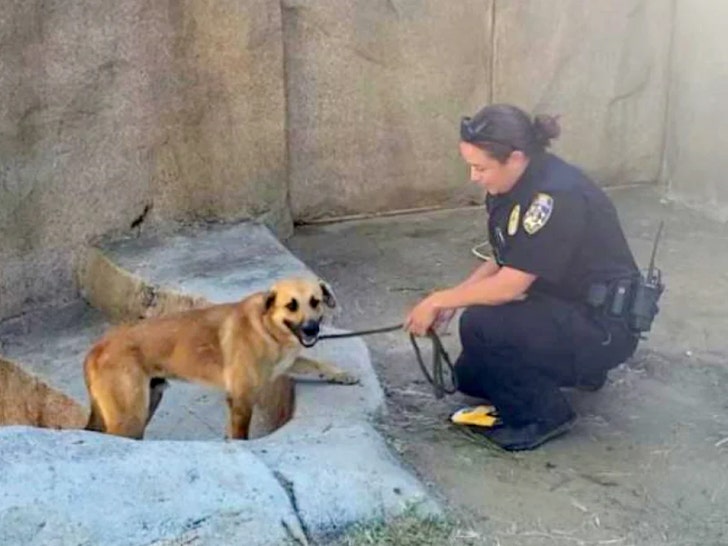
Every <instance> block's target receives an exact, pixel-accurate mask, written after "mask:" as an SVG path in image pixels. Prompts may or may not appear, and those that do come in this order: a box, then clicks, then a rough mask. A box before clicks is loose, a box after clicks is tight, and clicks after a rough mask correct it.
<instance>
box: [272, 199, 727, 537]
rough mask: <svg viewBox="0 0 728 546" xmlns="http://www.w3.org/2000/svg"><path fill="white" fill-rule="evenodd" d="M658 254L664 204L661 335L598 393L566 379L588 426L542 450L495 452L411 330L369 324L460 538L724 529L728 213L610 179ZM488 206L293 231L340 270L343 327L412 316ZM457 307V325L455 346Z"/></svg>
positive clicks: (315, 265) (475, 236)
mask: <svg viewBox="0 0 728 546" xmlns="http://www.w3.org/2000/svg"><path fill="white" fill-rule="evenodd" d="M611 196H612V198H613V199H614V201H615V203H616V204H617V207H618V209H619V212H620V217H621V218H622V221H623V223H624V226H625V232H626V234H627V236H628V239H629V241H630V244H631V246H632V248H633V250H634V252H635V255H636V257H637V259H638V260H639V262H640V264H641V265H643V266H646V265H647V261H648V259H649V253H650V250H651V245H652V239H653V237H654V235H655V233H656V231H657V225H658V223H659V220H660V219H664V220H665V223H666V224H665V229H664V232H663V240H662V243H661V246H660V249H659V252H658V264H659V265H660V266H661V268H662V269H663V273H664V278H665V280H666V283H667V291H666V292H665V294H664V296H663V298H662V301H661V308H662V311H661V313H660V315H659V316H658V319H657V322H656V324H655V327H654V330H653V332H652V333H651V335H650V336H649V339H648V340H647V341H645V342H643V343H642V344H641V346H640V348H639V349H638V352H637V354H636V355H635V357H634V358H633V359H632V360H631V361H630V362H628V363H627V364H625V365H624V366H621V367H620V368H618V369H616V370H613V371H612V372H611V373H610V380H609V383H608V384H607V385H606V386H605V387H604V388H603V389H602V390H601V391H599V392H597V393H581V392H578V393H577V392H573V393H570V394H569V396H570V397H571V399H572V401H573V403H574V406H575V408H576V409H577V411H578V412H579V414H580V419H579V422H578V424H577V426H576V428H575V429H574V430H573V431H572V432H571V433H570V434H569V435H567V436H564V437H562V438H560V439H558V440H555V441H553V442H551V443H549V444H547V445H545V446H543V447H542V448H541V449H539V450H537V451H534V452H528V453H520V454H503V453H497V452H494V451H493V450H491V449H488V448H486V447H484V446H481V445H479V444H475V443H473V442H472V441H471V440H469V439H468V438H467V437H465V436H464V435H463V434H461V433H460V432H459V431H457V430H456V429H455V428H454V427H453V426H450V425H449V424H448V422H447V417H448V415H449V412H450V411H452V410H453V409H455V408H457V407H458V406H460V405H462V404H463V403H465V402H466V400H465V399H464V398H462V397H460V396H459V395H454V396H451V397H447V398H445V399H444V400H441V401H438V400H435V399H434V397H433V396H432V394H431V390H430V386H429V384H427V383H426V382H425V381H424V379H423V377H422V376H421V374H420V371H419V369H418V368H417V365H416V363H415V360H414V357H413V354H412V352H411V347H410V345H409V340H408V338H407V337H406V336H405V335H403V334H402V333H399V332H395V333H391V334H382V335H378V336H372V337H369V338H367V339H366V342H367V345H368V346H369V347H370V350H371V351H372V356H373V361H374V363H375V366H376V369H377V372H378V373H379V375H380V378H381V380H382V383H383V384H384V386H385V389H386V395H387V400H388V408H389V413H388V415H387V417H386V418H385V419H384V420H383V422H382V423H381V427H382V429H383V430H384V431H385V432H386V434H387V435H388V437H389V439H390V441H391V443H392V445H393V446H394V447H395V449H397V450H398V451H399V452H401V453H402V454H403V455H404V457H405V459H406V460H408V461H409V462H410V463H411V464H412V466H413V467H414V469H415V470H416V471H417V472H418V473H419V474H420V475H421V476H422V477H423V478H424V479H425V480H426V481H427V482H428V483H431V484H432V485H433V486H434V488H435V489H436V490H437V491H439V492H441V493H442V494H443V496H444V497H445V499H446V500H447V501H448V502H449V504H450V506H451V507H452V508H453V514H454V515H455V517H456V518H457V519H458V520H459V522H460V523H459V526H460V530H461V537H462V542H460V543H472V544H492V545H503V546H506V545H551V544H619V545H628V544H639V545H652V544H655V545H665V544H675V545H692V544H695V545H698V544H700V545H703V546H705V545H717V544H726V543H728V516H726V514H728V361H727V360H726V355H728V335H726V333H728V314H727V313H726V312H725V300H726V297H727V296H728V254H726V253H725V250H726V249H728V226H726V225H725V224H719V223H716V222H713V221H710V220H707V219H705V218H703V217H702V216H701V215H700V214H698V213H695V212H693V211H689V210H687V209H685V208H683V207H680V206H678V205H675V204H672V203H668V202H666V201H665V200H664V199H661V196H660V194H659V193H658V192H657V191H656V190H655V189H652V188H646V189H645V188H640V189H623V190H615V191H613V192H612V193H611ZM484 237H485V215H484V212H483V211H482V210H479V209H468V210H459V211H443V212H434V213H426V214H417V215H407V216H399V217H391V218H380V219H374V220H364V221H352V222H344V223H337V224H328V225H318V226H308V227H300V228H299V229H298V230H297V232H296V233H295V235H294V236H293V237H292V238H291V239H290V240H289V241H287V243H286V244H287V246H288V247H289V248H290V249H291V250H292V251H293V252H294V253H295V254H296V255H297V256H298V257H300V258H301V259H302V260H303V261H304V262H305V263H306V264H308V265H309V266H310V267H311V268H312V269H313V270H314V271H316V272H317V273H319V274H321V275H322V276H323V277H324V278H326V279H327V280H328V281H330V282H331V283H332V285H333V287H334V289H335V291H336V292H337V296H338V298H339V300H340V302H341V304H342V306H341V310H340V312H339V314H338V315H337V316H336V317H335V319H334V324H335V325H336V326H338V327H343V328H349V329H356V328H367V327H374V326H384V325H389V324H393V323H397V322H400V321H401V320H402V319H403V317H404V315H405V313H406V311H407V309H408V308H409V307H410V306H411V305H412V304H413V303H415V302H416V301H417V300H418V299H419V298H420V297H422V296H423V295H425V294H427V293H428V292H430V291H431V290H433V289H436V288H438V287H444V286H447V285H450V284H453V283H456V282H459V281H460V280H461V279H462V278H463V277H464V276H466V275H467V273H468V272H469V271H470V270H471V269H472V268H473V267H475V266H476V265H477V263H478V260H477V258H475V257H474V256H473V255H472V254H471V248H472V247H473V246H474V245H476V244H478V243H480V242H482V241H483V240H484ZM456 326H457V325H456V321H454V322H453V328H452V330H453V335H451V336H449V337H447V338H446V343H447V346H448V347H449V349H450V351H451V354H452V355H453V356H455V355H456V354H457V350H458V339H457V335H456V333H457V332H456Z"/></svg>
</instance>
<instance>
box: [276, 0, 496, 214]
mask: <svg viewBox="0 0 728 546" xmlns="http://www.w3.org/2000/svg"><path fill="white" fill-rule="evenodd" d="M490 15H491V0H460V1H458V2H443V1H440V0H427V1H424V2H423V1H417V2H415V1H412V0H390V1H384V0H381V1H371V0H357V1H355V2H339V1H337V0H325V1H317V2H310V1H306V0H285V1H284V2H283V20H284V38H285V58H286V74H287V97H288V138H289V161H290V195H291V207H292V211H293V214H294V216H295V218H296V219H301V220H309V219H312V218H318V217H326V216H335V215H342V214H349V213H360V212H372V211H382V210H392V209H403V208H411V207H419V206H427V205H438V206H440V205H442V204H445V203H450V204H453V203H463V202H468V201H469V200H470V199H472V198H473V196H474V194H475V192H474V190H473V188H470V187H468V184H467V174H466V171H465V168H464V166H463V165H462V162H461V160H460V159H459V157H458V150H457V139H458V122H459V116H460V115H462V114H463V113H464V112H466V111H469V110H471V109H472V108H474V107H475V106H476V105H478V104H480V103H482V102H484V101H486V100H487V98H488V89H489V88H488V81H489V77H490V38H489V36H490V24H491V16H490Z"/></svg>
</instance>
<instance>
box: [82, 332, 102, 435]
mask: <svg viewBox="0 0 728 546" xmlns="http://www.w3.org/2000/svg"><path fill="white" fill-rule="evenodd" d="M104 349H105V344H102V343H98V344H96V345H95V346H94V347H93V348H92V349H91V351H89V353H88V355H86V358H85V359H84V361H83V377H84V381H85V382H86V391H87V392H88V396H89V399H90V402H91V411H90V413H89V416H88V422H87V423H86V426H85V427H84V430H92V431H95V432H104V431H105V428H106V427H105V426H104V420H103V417H102V416H101V411H100V410H99V406H98V403H97V402H96V397H95V396H94V388H93V378H94V375H95V373H96V369H95V368H96V366H97V365H98V364H97V362H98V357H99V356H100V355H101V353H102V352H103V350H104Z"/></svg>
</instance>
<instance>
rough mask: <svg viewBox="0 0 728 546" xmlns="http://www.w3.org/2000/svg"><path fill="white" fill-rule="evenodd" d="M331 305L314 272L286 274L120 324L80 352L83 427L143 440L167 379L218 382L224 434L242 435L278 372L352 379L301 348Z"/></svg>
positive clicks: (328, 291) (312, 339)
mask: <svg viewBox="0 0 728 546" xmlns="http://www.w3.org/2000/svg"><path fill="white" fill-rule="evenodd" d="M334 307H336V299H335V297H334V293H333V291H332V290H331V287H330V286H329V285H328V284H327V283H325V282H324V281H321V280H320V279H306V278H289V279H284V280H281V281H278V282H276V283H275V284H273V286H272V287H271V288H270V290H268V291H261V292H256V293H254V294H251V295H249V296H247V297H245V298H244V299H242V300H240V301H237V302H232V303H225V304H216V305H211V306H208V307H204V308H200V309H192V310H188V311H182V312H178V313H173V314H169V315H165V316H160V317H155V318H149V319H145V320H142V321H140V322H138V323H136V324H131V325H120V326H117V327H115V328H113V329H112V330H110V331H109V332H108V333H106V334H105V335H104V336H103V337H102V338H101V339H99V340H98V341H97V342H96V343H95V344H94V345H93V346H92V348H91V349H90V350H89V352H88V354H87V356H86V358H85V360H84V365H83V369H84V380H85V383H86V388H87V390H88V394H89V399H90V402H91V404H90V405H91V411H90V414H89V419H88V423H87V425H86V427H85V429H86V430H92V431H97V432H103V433H107V434H112V435H116V436H124V437H127V438H132V439H139V440H141V439H142V438H143V437H144V430H145V428H146V426H147V425H148V423H149V421H150V420H151V418H152V416H153V415H154V412H155V411H156V409H157V407H158V406H159V404H160V402H161V401H162V394H163V391H164V389H165V388H166V387H167V385H168V384H167V380H168V379H179V380H185V381H190V382H197V383H201V384H206V385H210V386H213V387H215V388H218V389H221V390H223V391H224V392H225V393H226V399H227V406H228V424H227V437H228V438H230V439H248V434H249V427H250V420H251V416H252V413H253V406H254V405H255V404H256V402H257V401H258V400H259V398H260V397H261V396H262V393H263V392H264V391H265V388H266V386H268V385H270V383H271V382H273V381H274V380H275V379H276V378H278V377H280V376H281V375H283V374H286V373H289V372H292V373H311V372H314V373H317V374H318V377H319V378H321V379H325V380H327V381H328V382H331V383H339V384H354V383H357V382H358V379H357V378H356V377H353V376H351V375H349V374H348V373H346V372H345V371H343V370H341V369H339V368H337V367H336V366H334V365H332V364H329V363H326V362H322V361H318V360H312V359H309V358H305V357H303V356H301V354H300V353H301V352H302V350H303V348H308V347H313V346H314V345H315V344H316V342H317V341H318V337H319V332H320V324H321V321H322V318H323V317H324V312H325V308H334Z"/></svg>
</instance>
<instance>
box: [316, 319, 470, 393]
mask: <svg viewBox="0 0 728 546" xmlns="http://www.w3.org/2000/svg"><path fill="white" fill-rule="evenodd" d="M401 329H402V324H396V325H394V326H385V327H384V328H373V329H371V330H359V331H356V332H346V333H343V334H324V335H321V336H319V339H320V340H321V339H341V338H346V337H360V336H368V335H372V334H384V333H386V332H394V331H395V330H401ZM427 337H429V338H430V340H431V341H432V373H430V371H429V370H428V369H427V366H425V361H424V359H423V358H422V351H420V347H419V345H418V344H417V340H416V339H415V336H414V335H412V334H410V342H411V343H412V348H413V349H414V351H415V357H416V358H417V364H419V366H420V370H422V374H423V375H424V376H425V379H427V381H428V382H429V383H430V384H431V385H432V388H433V391H434V394H435V398H438V399H440V398H442V397H443V396H445V395H446V394H453V393H454V392H456V391H457V380H456V377H455V369H454V366H453V363H452V360H450V355H449V354H448V353H447V351H446V350H445V347H444V346H443V344H442V340H441V339H440V336H438V335H437V334H436V333H435V332H432V331H431V332H429V333H428V334H427ZM443 362H444V363H445V364H446V365H447V367H448V375H449V376H450V385H451V386H450V387H446V386H445V373H444V367H443Z"/></svg>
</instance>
